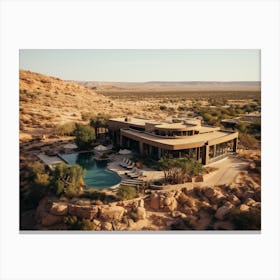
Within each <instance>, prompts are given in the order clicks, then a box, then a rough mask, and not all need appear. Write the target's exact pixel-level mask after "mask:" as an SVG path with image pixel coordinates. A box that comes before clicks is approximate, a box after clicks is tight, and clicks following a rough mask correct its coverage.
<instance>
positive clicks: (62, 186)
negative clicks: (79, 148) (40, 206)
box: [51, 163, 85, 198]
mask: <svg viewBox="0 0 280 280" xmlns="http://www.w3.org/2000/svg"><path fill="white" fill-rule="evenodd" d="M84 176H85V170H84V169H83V168H82V167H81V166H79V165H68V164H65V163H60V164H58V165H57V166H56V167H55V169H54V171H53V176H52V181H51V188H52V190H53V191H54V192H55V193H56V195H61V194H65V195H66V196H67V197H70V198H71V197H74V196H77V195H79V194H80V192H81V188H82V187H83V186H84V181H83V178H84Z"/></svg>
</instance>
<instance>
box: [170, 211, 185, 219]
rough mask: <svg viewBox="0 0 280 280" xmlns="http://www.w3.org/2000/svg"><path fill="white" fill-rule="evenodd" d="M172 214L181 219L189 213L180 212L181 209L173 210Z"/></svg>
mask: <svg viewBox="0 0 280 280" xmlns="http://www.w3.org/2000/svg"><path fill="white" fill-rule="evenodd" d="M171 216H172V217H173V218H181V219H185V218H187V215H186V214H185V213H182V212H180V211H173V212H172V213H171Z"/></svg>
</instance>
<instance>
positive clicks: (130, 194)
mask: <svg viewBox="0 0 280 280" xmlns="http://www.w3.org/2000/svg"><path fill="white" fill-rule="evenodd" d="M118 197H119V198H120V199H121V200H128V199H133V198H136V197H137V191H136V189H135V188H134V187H130V186H121V187H119V189H118Z"/></svg>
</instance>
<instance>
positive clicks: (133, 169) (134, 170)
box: [124, 166, 138, 175]
mask: <svg viewBox="0 0 280 280" xmlns="http://www.w3.org/2000/svg"><path fill="white" fill-rule="evenodd" d="M137 170H138V168H137V167H135V166H134V167H133V168H132V170H131V171H127V172H125V173H124V174H126V175H129V174H133V173H135V172H136V171H137Z"/></svg>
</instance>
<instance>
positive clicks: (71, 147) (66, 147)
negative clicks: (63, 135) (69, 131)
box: [64, 143, 78, 149]
mask: <svg viewBox="0 0 280 280" xmlns="http://www.w3.org/2000/svg"><path fill="white" fill-rule="evenodd" d="M64 148H65V149H77V148H78V147H77V145H76V144H72V143H69V144H66V145H65V146H64Z"/></svg>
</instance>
